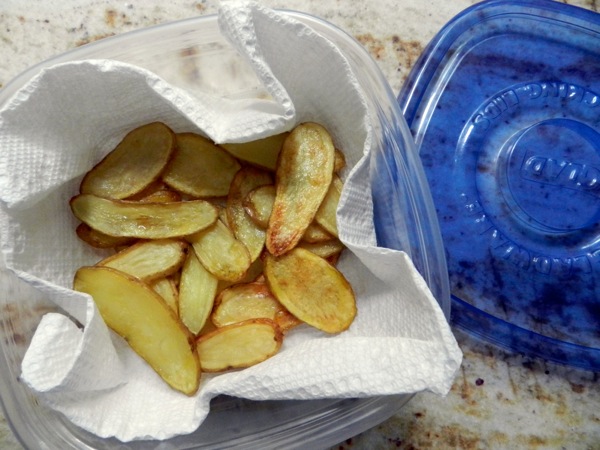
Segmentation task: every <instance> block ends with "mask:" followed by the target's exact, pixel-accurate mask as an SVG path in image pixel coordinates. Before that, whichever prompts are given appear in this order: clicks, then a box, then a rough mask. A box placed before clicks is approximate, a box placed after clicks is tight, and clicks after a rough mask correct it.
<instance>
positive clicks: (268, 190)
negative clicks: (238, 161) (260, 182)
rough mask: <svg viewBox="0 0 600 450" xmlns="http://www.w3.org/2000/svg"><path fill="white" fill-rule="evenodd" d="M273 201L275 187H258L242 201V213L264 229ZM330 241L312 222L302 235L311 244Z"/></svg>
mask: <svg viewBox="0 0 600 450" xmlns="http://www.w3.org/2000/svg"><path fill="white" fill-rule="evenodd" d="M274 201H275V186H273V185H267V186H260V187H258V188H256V189H253V190H252V191H250V192H249V193H248V195H247V196H246V198H245V199H244V202H243V205H244V211H246V214H247V215H248V217H250V219H252V221H253V222H254V223H255V224H256V225H258V226H259V227H261V228H265V229H266V228H267V226H268V225H269V217H271V211H272V210H273V202H274ZM330 239H333V236H332V235H331V234H329V233H328V232H327V231H326V230H325V229H324V228H323V227H321V226H320V225H319V224H317V223H316V222H312V223H311V224H310V225H309V226H308V228H307V229H306V231H305V232H304V234H303V235H302V240H303V241H306V242H311V243H314V242H323V241H328V240H330Z"/></svg>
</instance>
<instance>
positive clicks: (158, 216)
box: [70, 194, 218, 239]
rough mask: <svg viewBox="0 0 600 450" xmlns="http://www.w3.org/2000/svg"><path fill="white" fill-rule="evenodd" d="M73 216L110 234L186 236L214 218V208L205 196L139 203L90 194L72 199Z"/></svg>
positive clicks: (161, 237)
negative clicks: (191, 199)
mask: <svg viewBox="0 0 600 450" xmlns="http://www.w3.org/2000/svg"><path fill="white" fill-rule="evenodd" d="M70 204H71V210H72V211H73V214H74V215H75V217H77V218H78V219H79V220H81V221H82V222H84V223H86V224H87V225H89V226H90V227H92V228H94V229H95V230H98V231H100V232H102V233H104V234H108V235H110V236H128V237H135V238H139V239H163V238H170V237H178V236H185V235H188V234H192V233H196V232H198V231H200V230H202V229H204V228H207V227H209V226H210V225H212V224H213V223H215V221H216V220H217V214H218V211H217V208H215V207H214V206H213V205H211V204H210V203H208V202H206V201H204V200H194V201H189V202H174V203H140V202H132V201H127V200H111V199H107V198H102V197H97V196H95V195H91V194H81V195H78V196H76V197H73V198H72V199H71V202H70Z"/></svg>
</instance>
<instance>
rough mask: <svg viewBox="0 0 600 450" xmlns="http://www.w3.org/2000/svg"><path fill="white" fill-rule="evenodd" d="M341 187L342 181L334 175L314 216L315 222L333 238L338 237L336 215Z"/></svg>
mask: <svg viewBox="0 0 600 450" xmlns="http://www.w3.org/2000/svg"><path fill="white" fill-rule="evenodd" d="M342 187H343V183H342V180H340V178H339V177H338V176H337V175H334V176H333V179H332V180H331V185H330V186H329V189H328V190H327V194H326V195H325V198H324V199H323V203H321V206H319V209H318V210H317V213H316V214H315V221H316V222H317V223H318V224H319V225H321V226H322V227H323V228H325V230H327V231H328V232H329V233H331V234H332V235H333V236H335V237H338V229H337V217H336V214H337V207H338V203H339V202H340V196H341V194H342Z"/></svg>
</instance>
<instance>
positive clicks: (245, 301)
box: [211, 282, 300, 331]
mask: <svg viewBox="0 0 600 450" xmlns="http://www.w3.org/2000/svg"><path fill="white" fill-rule="evenodd" d="M260 318H263V319H270V320H272V321H274V322H275V323H277V325H278V326H279V327H280V328H281V330H282V331H285V330H287V329H289V328H292V327H293V326H295V325H299V324H300V321H299V320H298V319H296V318H295V317H294V316H292V315H291V314H290V313H289V312H288V311H287V310H286V309H285V308H284V307H283V305H282V304H281V303H279V301H277V299H276V298H275V297H274V296H273V294H272V293H271V291H270V290H269V288H268V286H267V285H266V284H265V283H261V282H253V283H240V284H236V285H233V286H231V287H229V288H227V289H225V290H224V291H221V293H220V294H219V295H218V296H217V298H216V299H215V305H214V308H213V311H212V314H211V320H212V322H213V323H214V324H215V325H216V326H217V327H223V326H225V325H231V324H232V323H238V322H243V321H245V320H249V319H260Z"/></svg>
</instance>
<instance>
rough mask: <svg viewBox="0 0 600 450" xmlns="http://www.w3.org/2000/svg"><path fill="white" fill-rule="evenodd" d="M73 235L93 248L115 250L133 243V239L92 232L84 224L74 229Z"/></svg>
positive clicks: (91, 229)
mask: <svg viewBox="0 0 600 450" xmlns="http://www.w3.org/2000/svg"><path fill="white" fill-rule="evenodd" d="M75 233H76V234H77V237H78V238H79V239H81V240H82V241H83V242H85V243H86V244H88V245H91V246H92V247H94V248H115V247H120V246H122V245H128V244H130V243H131V242H133V241H134V239H133V238H130V237H127V236H109V235H108V234H104V233H101V232H100V231H97V230H94V229H93V228H92V227H90V226H89V225H87V224H85V223H80V224H79V225H78V226H77V228H76V229H75Z"/></svg>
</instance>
